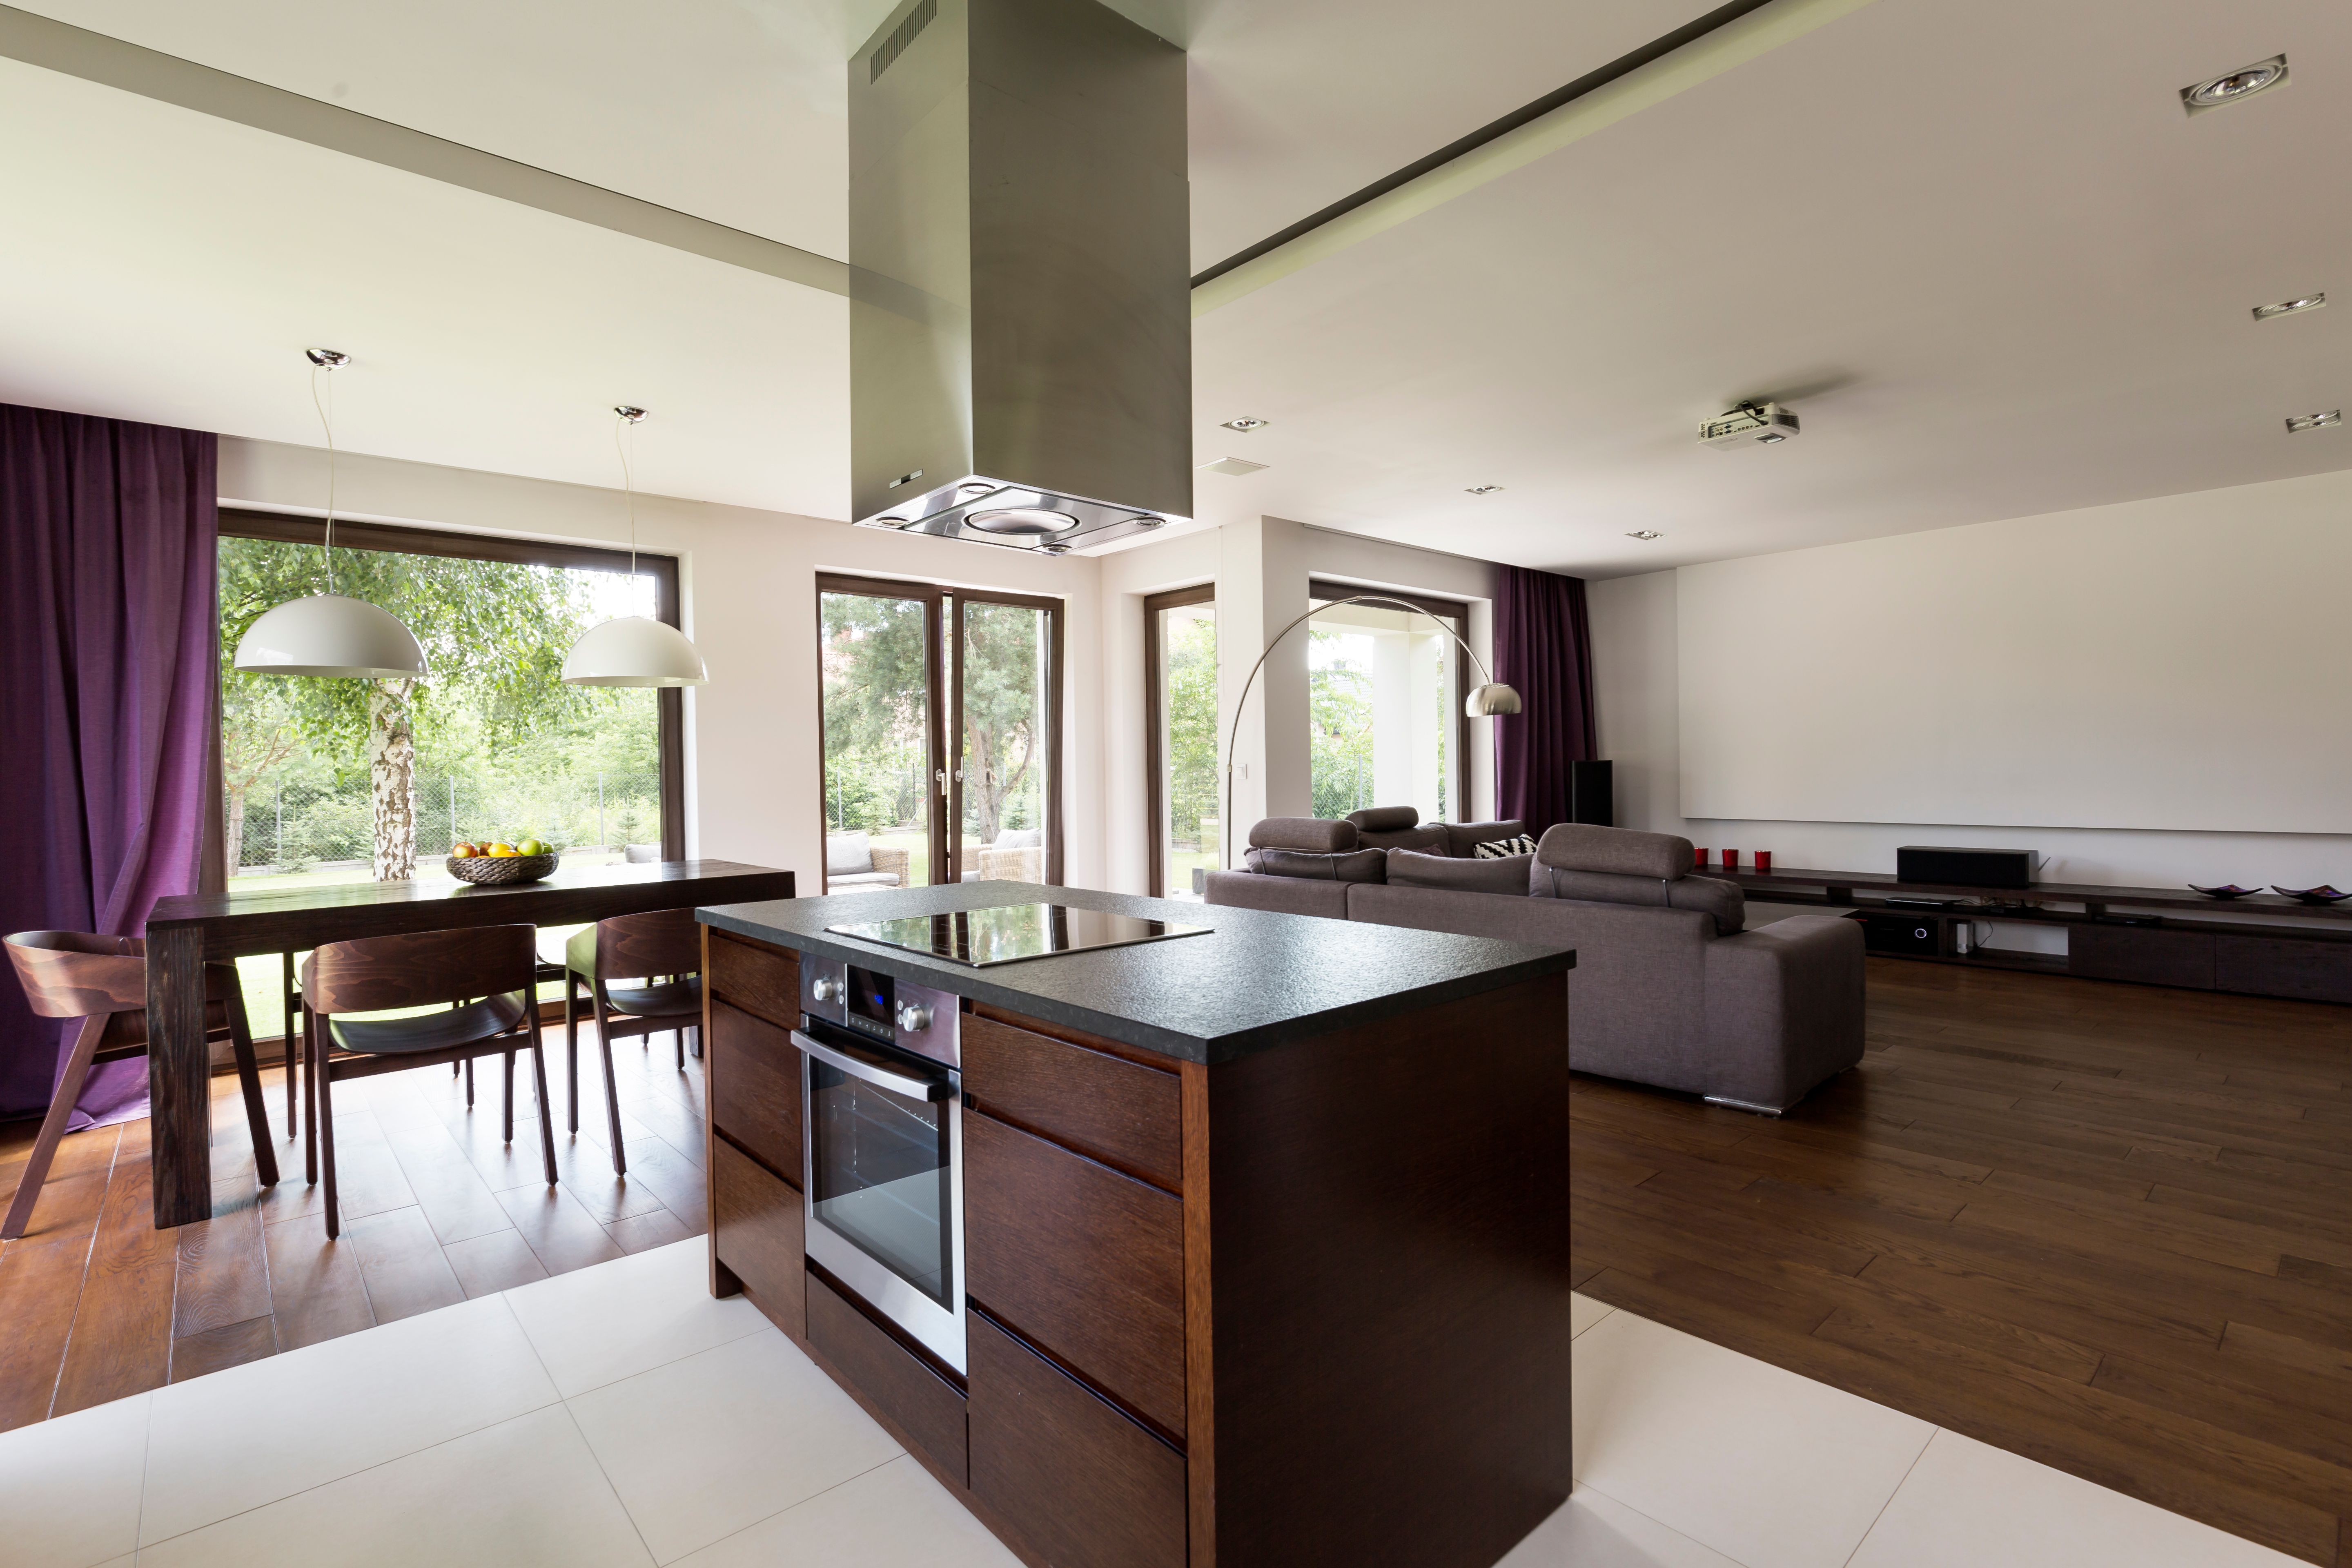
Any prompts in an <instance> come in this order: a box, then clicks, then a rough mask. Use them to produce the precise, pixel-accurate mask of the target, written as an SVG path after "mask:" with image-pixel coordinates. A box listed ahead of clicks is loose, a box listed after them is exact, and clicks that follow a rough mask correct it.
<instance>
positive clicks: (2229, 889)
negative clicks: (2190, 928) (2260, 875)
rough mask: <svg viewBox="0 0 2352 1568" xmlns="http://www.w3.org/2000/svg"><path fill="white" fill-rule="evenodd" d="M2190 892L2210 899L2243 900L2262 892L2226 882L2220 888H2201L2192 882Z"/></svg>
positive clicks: (2258, 889)
mask: <svg viewBox="0 0 2352 1568" xmlns="http://www.w3.org/2000/svg"><path fill="white" fill-rule="evenodd" d="M2189 891H2190V892H2192V893H2202V894H2204V895H2205V896H2206V897H2207V898H2209V899H2242V898H2244V897H2245V896H2246V895H2247V894H2248V893H2259V892H2261V891H2262V889H2260V888H2241V887H2240V886H2238V884H2237V883H2235V882H2224V883H2222V884H2221V886H2220V887H2218V888H2200V887H2199V886H2198V885H2197V884H2196V883H2194V882H2191V883H2189Z"/></svg>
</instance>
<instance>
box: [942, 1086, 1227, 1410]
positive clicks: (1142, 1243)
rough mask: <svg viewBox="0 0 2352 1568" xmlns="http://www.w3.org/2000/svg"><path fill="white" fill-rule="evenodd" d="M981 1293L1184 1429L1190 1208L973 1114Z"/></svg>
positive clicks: (972, 1253)
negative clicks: (1186, 1243)
mask: <svg viewBox="0 0 2352 1568" xmlns="http://www.w3.org/2000/svg"><path fill="white" fill-rule="evenodd" d="M963 1129H964V1199H963V1203H964V1226H965V1232H966V1238H965V1242H964V1271H965V1274H966V1276H967V1278H968V1279H969V1281H970V1284H971V1296H972V1299H973V1300H976V1301H978V1302H979V1303H980V1304H981V1305H982V1307H984V1308H986V1309H987V1310H989V1311H990V1312H992V1313H993V1314H995V1315H996V1316H997V1317H998V1318H1000V1319H1002V1320H1003V1321H1004V1322H1005V1323H1006V1324H1008V1325H1010V1326H1011V1327H1012V1328H1013V1329H1014V1330H1015V1331H1018V1332H1019V1333H1021V1334H1023V1335H1024V1336H1025V1337H1026V1338H1028V1339H1029V1340H1030V1341H1032V1342H1034V1343H1035V1344H1037V1345H1038V1346H1039V1347H1041V1348H1042V1349H1044V1350H1045V1351H1046V1352H1049V1353H1051V1354H1052V1355H1053V1356H1055V1358H1056V1359H1057V1360H1059V1361H1061V1362H1062V1363H1065V1364H1066V1365H1067V1366H1069V1367H1071V1368H1073V1369H1074V1370H1076V1372H1077V1373H1079V1374H1080V1375H1081V1376H1083V1377H1085V1378H1086V1379H1087V1381H1089V1382H1091V1383H1092V1384H1095V1385H1096V1386H1097V1388H1100V1389H1101V1390H1102V1391H1103V1392H1105V1393H1106V1394H1109V1395H1111V1396H1112V1397H1113V1398H1114V1399H1116V1400H1118V1401H1119V1402H1120V1403H1121V1404H1124V1405H1128V1406H1129V1408H1131V1409H1133V1410H1136V1411H1138V1412H1139V1413H1140V1414H1141V1415H1144V1416H1145V1417H1147V1418H1148V1419H1150V1420H1151V1421H1153V1422H1156V1423H1157V1424H1158V1425H1159V1426H1160V1428H1161V1430H1163V1431H1166V1432H1169V1433H1172V1434H1174V1435H1175V1436H1178V1437H1180V1438H1181V1436H1183V1434H1184V1205H1183V1203H1182V1201H1181V1200H1180V1199H1177V1198H1173V1197H1171V1196H1169V1195H1168V1194H1166V1193H1163V1192H1161V1191H1160V1190H1159V1189H1158V1188H1157V1187H1153V1186H1150V1185H1147V1184H1144V1183H1142V1182H1139V1181H1137V1180H1135V1179H1134V1178H1133V1177H1131V1176H1122V1175H1120V1174H1119V1173H1118V1172H1117V1171H1114V1170H1111V1169H1109V1168H1108V1166H1104V1165H1098V1164H1096V1163H1094V1162H1093V1161H1091V1160H1087V1159H1083V1158H1081V1157H1080V1156H1078V1155H1076V1154H1073V1153H1071V1152H1069V1151H1068V1150H1066V1149H1064V1148H1062V1147H1060V1146H1059V1145H1057V1144H1054V1143H1048V1142H1045V1140H1044V1139H1042V1138H1033V1137H1031V1136H1030V1135H1029V1134H1028V1133H1026V1132H1024V1131H1020V1130H1019V1129H1018V1128H1013V1127H1007V1126H1006V1125H1004V1123H1003V1122H1001V1121H996V1120H995V1119H994V1118H992V1117H989V1116H984V1115H982V1114H979V1113H978V1112H968V1113H967V1114H966V1115H965V1117H964V1119H963Z"/></svg>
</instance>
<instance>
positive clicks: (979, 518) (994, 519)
mask: <svg viewBox="0 0 2352 1568" xmlns="http://www.w3.org/2000/svg"><path fill="white" fill-rule="evenodd" d="M963 521H964V526H965V527H967V528H976V529H979V530H980V531H982V533H1013V534H1045V533H1067V532H1068V531H1070V530H1072V529H1074V528H1076V527H1077V526H1078V520H1077V519H1076V518H1075V517H1072V516H1071V515H1070V514H1069V513H1068V512H1066V511H1051V510H1047V509H1046V508H1045V507H1041V506H1001V507H997V508H995V509H994V510H989V511H975V512H973V513H971V514H970V515H969V516H967V517H966V518H965V519H964V520H963Z"/></svg>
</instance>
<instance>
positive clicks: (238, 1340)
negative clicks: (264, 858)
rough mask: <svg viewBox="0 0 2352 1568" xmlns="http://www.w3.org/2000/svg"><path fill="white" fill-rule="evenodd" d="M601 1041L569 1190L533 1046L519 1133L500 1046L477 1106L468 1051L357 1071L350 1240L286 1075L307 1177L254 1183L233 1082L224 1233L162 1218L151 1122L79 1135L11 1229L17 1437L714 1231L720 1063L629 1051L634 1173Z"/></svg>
mask: <svg viewBox="0 0 2352 1568" xmlns="http://www.w3.org/2000/svg"><path fill="white" fill-rule="evenodd" d="M582 1033H583V1040H582V1051H581V1069H582V1070H581V1079H582V1082H581V1093H582V1100H581V1115H580V1125H581V1131H580V1135H579V1137H578V1138H577V1139H576V1140H574V1139H572V1137H570V1136H569V1135H568V1134H567V1133H565V1132H564V1131H563V1123H564V1117H563V1114H562V1104H563V1098H564V1090H563V1088H562V1060H563V1052H562V1045H561V1038H562V1037H561V1035H560V1033H559V1034H557V1035H555V1036H553V1037H551V1042H550V1048H549V1051H548V1068H549V1072H550V1074H551V1076H552V1077H553V1079H554V1080H555V1089H554V1097H555V1103H556V1106H557V1112H556V1123H555V1125H556V1137H557V1144H556V1155H557V1161H558V1170H559V1171H560V1173H562V1185H560V1186H559V1187H557V1188H555V1189H553V1190H552V1191H551V1190H550V1189H549V1188H548V1186H547V1185H546V1182H545V1178H544V1176H543V1174H542V1173H541V1166H540V1152H539V1133H538V1112H537V1110H536V1109H535V1107H536V1104H537V1102H536V1100H533V1099H532V1098H531V1095H530V1070H529V1063H528V1060H527V1059H526V1060H525V1061H524V1062H521V1063H519V1064H518V1067H517V1071H516V1079H517V1095H516V1124H515V1130H516V1133H517V1137H516V1142H515V1143H514V1144H513V1146H512V1147H511V1148H509V1147H508V1146H507V1145H505V1144H504V1143H503V1142H502V1141H501V1139H500V1135H499V1089H498V1079H499V1067H498V1061H497V1058H489V1059H488V1060H487V1061H485V1062H481V1063H478V1064H477V1067H476V1070H477V1071H478V1073H479V1074H480V1078H479V1081H478V1090H477V1094H476V1100H477V1103H476V1105H475V1106H474V1109H473V1110H472V1111H471V1112H470V1113H469V1112H468V1111H467V1108H466V1100H465V1092H464V1089H463V1086H462V1085H461V1084H460V1083H459V1082H458V1081H457V1080H456V1079H452V1078H451V1077H450V1075H449V1069H448V1068H446V1067H443V1068H421V1069H419V1070H417V1071H415V1072H406V1073H390V1074H386V1075H384V1076H383V1077H380V1078H371V1079H354V1080H352V1081H349V1082H345V1083H339V1084H337V1085H336V1086H335V1091H334V1095H335V1146H336V1154H337V1163H336V1173H337V1175H338V1178H339V1179H340V1181H341V1191H342V1208H343V1236H342V1239H341V1241H340V1242H330V1241H329V1240H328V1239H327V1232H326V1226H325V1223H324V1220H323V1218H322V1216H321V1215H320V1189H318V1188H317V1187H314V1186H310V1185H308V1184H305V1183H304V1182H303V1180H302V1146H301V1144H300V1143H299V1142H291V1143H289V1142H288V1141H287V1140H286V1138H285V1131H286V1122H285V1118H284V1110H285V1093H284V1089H283V1087H282V1086H283V1079H281V1077H280V1076H279V1075H278V1073H276V1072H270V1073H268V1074H266V1075H265V1077H266V1078H267V1079H268V1085H269V1105H270V1111H271V1121H272V1123H273V1126H274V1128H275V1131H276V1132H277V1134H278V1166H279V1168H280V1170H281V1171H282V1172H284V1173H285V1179H284V1180H283V1181H281V1182H280V1183H279V1184H278V1185H277V1186H276V1187H274V1188H271V1189H268V1191H266V1192H265V1191H262V1190H259V1189H257V1188H256V1187H255V1185H254V1180H253V1149H252V1144H251V1142H250V1140H249V1139H248V1137H247V1131H246V1123H245V1115H244V1111H243V1109H242V1106H241V1103H240V1101H239V1100H238V1099H237V1097H236V1079H233V1078H220V1079H214V1080H213V1130H214V1131H213V1175H214V1178H215V1180H214V1184H213V1192H214V1198H213V1215H214V1217H213V1218H212V1219H211V1220H210V1221H208V1222H206V1223H205V1224H202V1225H192V1226H182V1227H180V1228H179V1229H178V1230H176V1231H158V1230H156V1229H155V1228H154V1226H153V1206H152V1200H151V1197H150V1193H149V1188H148V1176H147V1123H146V1121H143V1120H142V1121H131V1122H126V1123H124V1124H122V1125H121V1126H120V1127H104V1128H97V1129H93V1130H91V1131H88V1132H79V1133H76V1134H74V1135H72V1136H71V1137H68V1139H67V1140H66V1141H65V1142H64V1144H63V1146H62V1147H61V1148H60V1150H59V1152H58V1161H57V1163H56V1164H55V1165H54V1166H53V1167H52V1168H51V1171H50V1174H49V1179H48V1181H47V1184H45V1185H44V1186H43V1188H42V1191H41V1200H40V1204H39V1205H38V1207H37V1208H36V1209H35V1211H34V1215H33V1224H32V1226H31V1228H29V1229H28V1230H27V1231H26V1234H25V1236H24V1237H23V1238H22V1239H21V1240H17V1241H12V1242H6V1243H0V1430H5V1429H6V1428H8V1427H12V1426H23V1425H25V1424H26V1422H31V1421H38V1420H41V1419H43V1418H44V1417H46V1416H49V1415H65V1414H67V1413H68V1412H69V1411H74V1410H79V1409H82V1408H85V1407H86V1406H89V1405H98V1404H102V1403H103V1402H105V1401H107V1400H110V1399H119V1398H121V1397H123V1396H124V1395H127V1394H137V1393H140V1392H141V1391H142V1390H145V1389H150V1388H155V1387H159V1386H161V1385H162V1384H165V1383H175V1382H178V1381H180V1380H182V1379H184V1378H189V1377H194V1376H195V1375H197V1374H198V1373H206V1372H214V1371H217V1370H218V1369H220V1368H222V1367H226V1366H234V1365H236V1364H237V1363H240V1362H247V1361H253V1360H257V1359H258V1358H259V1357H262V1356H266V1355H272V1354H275V1353H276V1352H279V1351H285V1350H292V1349H294V1348H295V1347H297V1346H299V1345H306V1344H311V1343H314V1342H318V1341H320V1340H326V1339H332V1338H334V1337H335V1336H336V1335H338V1334H347V1333H351V1332H352V1331H356V1330H359V1329H364V1328H367V1327H370V1326H371V1325H373V1324H375V1323H382V1322H389V1321H393V1320H394V1319H395V1318H404V1317H408V1316H410V1315H411V1314H413V1313H416V1312H423V1311H429V1310H432V1309H433V1308H436V1307H443V1306H447V1305H449V1304H451V1303H452V1302H456V1301H462V1300H465V1299H466V1298H467V1297H468V1296H479V1295H484V1294H487V1293H488V1292H491V1291H495V1290H502V1289H507V1288H508V1287H509V1286H512V1285H520V1284H524V1283H527V1282H529V1281H530V1280H533V1279H544V1278H546V1277H547V1276H548V1275H550V1274H561V1273H563V1272H564V1271H566V1270H568V1269H572V1268H584V1267H586V1266H587V1265H589V1264H591V1263H601V1262H604V1261H605V1260H606V1259H608V1258H618V1257H620V1256H621V1255H622V1254H623V1253H625V1252H636V1251H642V1250H643V1249H645V1248H646V1247H658V1246H661V1245H663V1244H664V1243H666V1242H672V1241H679V1240H683V1239H685V1238H686V1237H690V1236H696V1235H699V1234H700V1233H702V1232H703V1231H705V1230H707V1229H708V1228H709V1211H708V1208H707V1206H706V1202H705V1196H704V1184H703V1173H702V1159H703V1146H702V1118H703V1099H702V1064H701V1063H700V1062H698V1061H697V1060H695V1059H694V1058H692V1057H691V1056H689V1057H688V1058H687V1063H686V1070H685V1071H684V1072H682V1073H681V1072H679V1071H677V1070H676V1067H675V1063H676V1059H677V1058H676V1054H675V1047H674V1045H673V1043H672V1040H671V1037H669V1036H667V1035H659V1036H656V1037H653V1039H652V1041H651V1045H650V1048H647V1047H646V1042H644V1041H640V1040H627V1041H624V1042H623V1043H622V1045H621V1047H620V1048H619V1049H618V1050H617V1051H616V1052H615V1054H614V1068H615V1070H616V1076H617V1077H618V1078H619V1079H620V1085H621V1107H622V1123H621V1126H622V1133H623V1136H624V1137H625V1139H626V1141H627V1148H628V1161H629V1174H628V1177H627V1179H626V1180H625V1181H623V1180H616V1179H615V1178H614V1175H613V1165H612V1160H611V1156H610V1155H609V1154H608V1153H607V1152H606V1151H605V1146H604V1136H605V1134H604V1124H605V1119H604V1095H603V1087H602V1083H601V1079H600V1074H599V1068H598V1066H597V1058H596V1055H595V1049H594V1045H593V1035H592V1034H590V1033H589V1032H588V1031H586V1030H583V1032H582ZM265 1059H266V1053H265ZM34 1125H35V1124H34V1123H32V1122H29V1121H26V1122H12V1123H7V1124H5V1125H0V1194H6V1193H13V1192H14V1191H15V1190H16V1179H17V1176H18V1175H19V1173H21V1172H22V1171H23V1169H24V1164H25V1156H26V1151H27V1149H28V1148H29V1147H30V1145H31V1142H32V1134H33V1129H34ZM0 1555H5V1553H0Z"/></svg>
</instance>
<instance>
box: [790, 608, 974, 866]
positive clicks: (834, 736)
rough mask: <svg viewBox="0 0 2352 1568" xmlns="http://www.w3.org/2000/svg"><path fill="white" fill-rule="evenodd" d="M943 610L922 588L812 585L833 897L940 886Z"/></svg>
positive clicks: (826, 860)
mask: <svg viewBox="0 0 2352 1568" xmlns="http://www.w3.org/2000/svg"><path fill="white" fill-rule="evenodd" d="M817 611H818V613H817V627H818V630H817V636H818V639H819V640H818V651H817V664H818V670H819V674H820V679H821V681H822V688H821V697H820V700H821V703H822V712H823V719H822V722H821V726H820V727H821V729H822V730H823V731H824V890H825V891H826V892H828V893H850V892H867V891H876V890H880V889H889V888H919V887H927V886H929V885H930V884H931V883H934V882H938V881H941V880H943V879H945V873H946V862H945V858H944V856H943V854H942V853H941V846H940V842H939V838H940V835H939V831H938V828H939V824H940V818H941V817H942V816H944V815H945V814H944V813H943V812H941V811H940V809H939V806H940V797H941V795H942V792H943V785H944V783H945V781H944V778H943V776H942V770H941V768H940V763H939V761H938V759H939V757H940V752H941V751H942V748H941V746H940V727H941V726H940V700H939V695H940V683H939V681H938V680H937V679H935V678H934V677H935V674H936V670H937V666H938V653H937V649H938V647H939V636H938V631H937V626H938V621H939V612H940V593H939V591H938V590H937V589H935V588H927V587H925V586H923V585H921V584H884V583H872V584H868V583H864V582H861V581H859V580H856V579H853V578H827V577H820V578H818V579H817Z"/></svg>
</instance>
